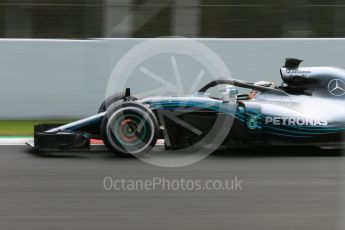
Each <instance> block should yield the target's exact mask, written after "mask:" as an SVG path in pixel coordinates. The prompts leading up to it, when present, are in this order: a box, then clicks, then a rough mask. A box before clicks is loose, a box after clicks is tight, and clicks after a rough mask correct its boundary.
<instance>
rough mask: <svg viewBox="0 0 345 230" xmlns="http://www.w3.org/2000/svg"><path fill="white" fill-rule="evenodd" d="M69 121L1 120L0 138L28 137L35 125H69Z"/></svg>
mask: <svg viewBox="0 0 345 230" xmlns="http://www.w3.org/2000/svg"><path fill="white" fill-rule="evenodd" d="M69 122H71V120H27V121H17V120H13V121H11V120H6V121H4V120H2V121H0V136H1V137H7V138H8V137H28V136H32V135H33V131H34V126H35V125H37V124H51V123H69Z"/></svg>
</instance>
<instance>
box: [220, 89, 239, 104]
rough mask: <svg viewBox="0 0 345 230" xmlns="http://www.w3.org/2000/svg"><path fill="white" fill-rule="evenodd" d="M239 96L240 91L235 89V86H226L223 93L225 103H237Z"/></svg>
mask: <svg viewBox="0 0 345 230" xmlns="http://www.w3.org/2000/svg"><path fill="white" fill-rule="evenodd" d="M237 94H238V89H237V88H235V87H234V86H233V85H227V86H225V90H224V92H223V102H224V103H228V102H230V101H236V100H237V99H236V97H237Z"/></svg>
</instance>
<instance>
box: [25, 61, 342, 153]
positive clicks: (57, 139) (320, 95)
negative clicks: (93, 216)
mask: <svg viewBox="0 0 345 230" xmlns="http://www.w3.org/2000/svg"><path fill="white" fill-rule="evenodd" d="M301 62H302V60H299V59H295V58H287V59H286V62H285V65H284V67H283V68H281V69H280V74H281V77H282V80H283V83H282V84H281V86H279V87H276V86H273V85H270V84H268V85H260V84H259V85H258V84H254V83H251V82H245V81H240V80H230V79H219V80H215V81H212V82H210V83H208V84H207V85H205V86H204V87H202V88H201V89H199V90H198V91H197V92H196V93H195V94H193V95H192V96H182V97H147V98H136V97H133V96H131V95H130V89H126V91H125V92H124V93H119V94H114V95H113V96H111V97H109V98H108V99H106V100H105V101H104V102H103V103H102V105H101V106H100V108H99V111H98V114H96V115H93V116H91V117H88V118H85V119H82V120H78V121H75V122H72V123H69V124H41V125H37V126H35V128H34V141H33V142H32V143H28V144H29V145H30V146H31V147H33V148H34V149H37V150H49V149H60V150H65V149H75V148H89V147H90V139H99V140H103V142H104V144H105V145H106V146H107V148H108V149H109V150H111V151H113V152H115V153H118V154H140V153H146V152H148V151H150V150H151V148H152V147H153V146H154V145H155V144H156V142H157V140H158V139H164V146H165V148H166V149H172V150H174V149H183V148H188V147H190V146H193V145H199V147H201V148H202V147H203V145H204V146H205V147H206V146H210V145H212V144H213V142H217V148H230V147H231V148H233V147H239V148H241V147H255V146H285V145H289V146H291V145H293V146H297V145H304V146H318V147H321V148H341V147H342V140H343V133H344V130H345V69H343V68H335V67H299V65H300V63H301ZM220 85H223V86H225V90H224V93H223V94H222V95H223V96H222V97H214V96H212V95H211V94H210V93H209V91H210V90H211V89H212V88H214V87H219V86H220ZM238 88H245V89H249V90H251V91H252V92H255V96H253V97H252V96H249V95H246V94H242V95H239V94H238V91H237V89H238Z"/></svg>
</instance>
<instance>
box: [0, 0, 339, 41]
mask: <svg viewBox="0 0 345 230" xmlns="http://www.w3.org/2000/svg"><path fill="white" fill-rule="evenodd" d="M344 22H345V1H344V0H293V1H290V0H1V1H0V36H1V37H3V38H64V39H66V38H68V39H84V38H100V37H102V38H103V37H106V38H118V37H129V38H131V37H134V38H143V37H145V38H150V37H158V36H185V37H205V38H210V37H211V38H264V37H265V38H267V37H270V38H282V37H284V38H289V37H290V38H291V37H344V36H345V27H344V26H343V24H344Z"/></svg>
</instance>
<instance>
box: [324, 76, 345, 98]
mask: <svg viewBox="0 0 345 230" xmlns="http://www.w3.org/2000/svg"><path fill="white" fill-rule="evenodd" d="M328 91H329V93H330V94H332V95H333V96H336V97H340V96H343V95H344V94H345V82H344V81H343V80H340V79H333V80H332V81H330V82H329V83H328Z"/></svg>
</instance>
